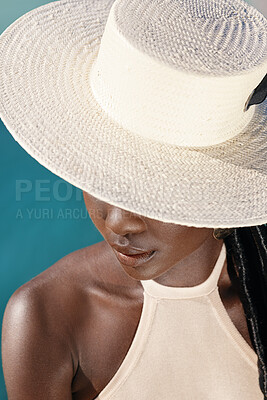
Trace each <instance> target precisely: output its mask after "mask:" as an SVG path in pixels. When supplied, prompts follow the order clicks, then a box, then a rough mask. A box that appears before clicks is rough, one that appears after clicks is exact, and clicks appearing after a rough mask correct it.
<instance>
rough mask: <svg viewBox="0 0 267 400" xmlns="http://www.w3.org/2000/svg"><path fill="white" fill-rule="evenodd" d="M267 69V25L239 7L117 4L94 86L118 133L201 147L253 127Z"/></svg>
mask: <svg viewBox="0 0 267 400" xmlns="http://www.w3.org/2000/svg"><path fill="white" fill-rule="evenodd" d="M266 69H267V21H266V19H265V18H264V17H263V16H262V15H261V14H260V13H259V12H258V11H257V10H255V9H254V8H253V7H251V6H249V5H246V6H245V3H244V2H243V1H241V0H234V1H230V0H218V1H216V2H215V1H210V0H201V1H199V0H197V1H196V0H187V1H185V0H180V1H177V0H161V1H158V0H143V1H142V2H140V1H139V0H116V1H115V2H114V3H113V5H112V7H111V10H110V13H109V16H108V19H107V23H106V26H105V30H104V34H103V36H102V39H101V44H100V49H99V52H98V54H97V57H96V60H95V62H94V65H93V67H92V70H91V73H90V85H91V88H92V91H93V93H94V96H95V99H96V101H97V102H98V103H99V105H100V106H101V108H102V109H103V110H104V111H105V112H106V113H107V114H108V115H109V116H110V117H111V118H112V119H113V120H114V121H116V122H117V123H118V124H119V126H120V127H123V128H124V129H125V130H129V131H130V132H131V133H134V134H136V135H140V136H142V137H144V138H148V139H152V140H153V141H159V142H164V143H168V144H173V145H178V146H184V147H195V146H196V147H202V146H210V145H214V144H218V143H222V142H225V141H226V140H228V139H231V138H233V137H234V136H236V135H237V134H238V133H240V132H242V131H243V129H244V128H245V127H246V126H247V125H248V124H249V122H250V121H251V119H252V117H253V114H254V111H255V106H252V107H250V109H249V110H246V108H245V105H246V102H247V99H248V98H249V96H250V94H251V92H252V91H253V89H255V87H256V86H257V85H258V83H259V82H260V81H261V80H262V78H263V76H264V75H265V73H266Z"/></svg>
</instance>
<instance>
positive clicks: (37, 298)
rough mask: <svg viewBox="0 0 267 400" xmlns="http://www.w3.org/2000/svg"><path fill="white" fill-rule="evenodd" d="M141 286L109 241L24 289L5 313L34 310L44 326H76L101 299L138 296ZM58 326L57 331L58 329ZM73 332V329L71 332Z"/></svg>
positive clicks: (62, 263) (56, 266)
mask: <svg viewBox="0 0 267 400" xmlns="http://www.w3.org/2000/svg"><path fill="white" fill-rule="evenodd" d="M138 290H139V292H140V283H139V282H138V281H134V280H133V279H132V278H130V277H128V276H127V275H126V274H125V273H124V271H123V270H122V268H121V267H120V265H119V263H118V261H117V259H116V257H115V255H114V254H113V252H112V250H111V249H110V248H109V246H108V245H107V243H106V242H105V241H103V242H99V243H96V244H93V245H91V246H88V247H85V248H82V249H79V250H76V251H74V252H72V253H69V254H67V255H66V256H64V257H62V258H61V259H59V260H58V261H57V262H56V263H55V264H53V265H52V266H50V267H49V268H47V269H46V270H44V271H43V272H41V273H40V274H38V275H37V276H35V277H34V278H32V279H31V280H30V281H28V282H26V283H25V284H24V285H22V286H20V287H19V288H18V289H17V290H16V291H15V292H14V293H13V294H12V296H11V297H10V299H9V301H8V304H7V307H6V310H5V313H9V314H10V313H11V314H14V315H17V310H19V312H20V314H22V311H23V312H25V313H27V312H29V310H31V311H34V315H35V316H36V318H40V316H42V319H43V321H44V324H46V325H47V324H54V325H55V326H56V327H58V328H61V327H63V326H65V327H66V324H70V325H71V324H75V322H77V319H79V317H80V315H82V314H83V311H84V310H86V312H87V311H88V309H92V307H94V304H97V303H98V302H99V300H100V299H101V302H102V303H105V301H108V302H110V300H111V299H112V298H114V300H115V299H122V298H123V297H124V296H133V297H134V296H135V294H136V293H137V292H138ZM55 326H54V328H55ZM68 330H70V329H68Z"/></svg>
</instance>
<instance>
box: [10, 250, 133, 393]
mask: <svg viewBox="0 0 267 400" xmlns="http://www.w3.org/2000/svg"><path fill="white" fill-rule="evenodd" d="M138 293H140V282H138V281H134V280H133V279H132V278H130V277H128V276H127V275H126V274H125V272H124V271H123V270H122V268H121V266H120V264H119V262H118V261H117V259H116V257H115V255H114V254H113V252H112V250H111V249H110V248H109V246H108V245H107V244H106V242H100V243H97V244H94V245H92V246H88V247H85V248H83V249H80V250H77V251H74V252H72V253H70V254H68V255H66V256H65V257H63V258H61V259H60V260H58V261H57V262H56V263H55V264H53V265H52V266H51V267H49V268H47V269H46V270H45V271H43V272H42V273H40V274H39V275H37V276H36V277H34V278H33V279H31V280H30V281H29V282H27V283H25V284H24V285H22V286H21V287H20V288H18V289H17V290H16V291H15V292H14V293H13V295H12V296H11V298H10V299H9V301H8V304H7V306H6V309H5V313H4V319H3V335H2V341H3V369H4V375H5V380H6V385H7V390H8V393H9V396H10V398H16V399H23V400H24V399H26V398H29V396H30V398H32V399H35V398H38V399H42V398H43V397H42V396H43V395H44V393H46V396H48V397H49V395H48V393H47V389H46V388H47V387H49V388H50V390H51V396H50V397H49V398H51V399H52V398H53V399H54V398H55V399H57V400H61V399H64V400H67V399H71V393H72V392H78V391H79V390H86V392H87V393H88V398H93V397H94V396H95V391H94V390H93V389H92V387H93V386H94V385H92V384H91V382H102V384H100V386H102V385H104V384H105V382H107V381H108V379H109V375H108V374H110V370H107V371H105V368H104V367H103V365H102V364H101V363H100V362H99V360H100V359H102V360H103V362H104V360H106V358H107V355H110V354H111V356H110V357H112V360H111V362H114V358H115V357H117V340H118V338H120V336H119V334H118V333H119V332H118V328H119V327H120V326H121V325H122V324H124V325H125V327H124V330H122V332H124V331H125V332H126V326H127V327H128V328H127V329H129V326H130V328H131V330H134V329H135V320H133V317H132V316H131V315H132V314H131V313H130V312H129V310H130V309H131V307H132V309H133V312H134V313H135V315H136V317H138V312H139V305H140V303H139V301H136V299H137V294H138ZM137 308H138V310H137ZM126 310H127V315H129V318H131V320H132V322H131V324H132V326H131V324H129V323H128V322H127V320H126V319H125V313H126ZM135 319H136V318H135ZM113 331H114V335H111V336H108V337H107V336H106V332H113ZM111 340H113V342H114V343H113V342H111ZM111 345H112V348H114V352H113V353H114V354H113V353H111V350H110V349H111ZM21 365H24V368H23V369H22V368H20V366H21ZM115 365H116V362H115ZM92 366H95V367H94V368H92ZM81 371H82V372H81ZM40 377H42V379H41V380H40ZM51 377H52V378H51ZM85 377H86V378H85ZM99 377H100V378H99ZM25 382H27V388H25V396H24V395H23V391H22V389H21V387H22V386H24V387H25ZM59 382H60V384H59ZM70 388H71V390H70ZM31 391H32V392H31ZM31 393H35V394H36V393H38V396H39V397H38V396H37V397H34V396H33V395H31ZM29 394H30V395H29ZM48 397H46V398H48Z"/></svg>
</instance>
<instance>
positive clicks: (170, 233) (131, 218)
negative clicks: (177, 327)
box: [83, 192, 216, 280]
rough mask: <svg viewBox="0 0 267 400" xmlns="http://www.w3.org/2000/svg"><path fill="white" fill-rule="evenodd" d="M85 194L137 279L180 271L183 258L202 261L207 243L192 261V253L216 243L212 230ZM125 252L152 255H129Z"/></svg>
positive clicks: (123, 263) (90, 210)
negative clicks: (160, 218)
mask: <svg viewBox="0 0 267 400" xmlns="http://www.w3.org/2000/svg"><path fill="white" fill-rule="evenodd" d="M83 196H84V201H85V205H86V208H87V211H88V213H89V215H90V217H91V219H92V221H93V223H94V225H95V226H96V228H97V229H98V230H99V231H100V233H101V234H102V236H103V237H104V239H105V240H106V242H107V243H108V244H109V245H110V246H111V247H112V249H113V251H114V253H115V255H116V257H117V259H118V261H119V262H120V264H121V266H122V268H123V269H124V270H125V272H126V273H127V274H128V275H129V276H131V277H132V278H134V279H137V280H143V279H154V278H156V277H158V276H160V275H162V274H164V273H165V275H166V273H167V272H168V271H170V270H171V271H172V273H177V271H175V270H176V269H177V268H178V263H179V269H180V270H181V268H180V267H181V260H183V259H184V261H183V262H185V260H187V262H190V263H192V262H194V263H196V262H198V257H200V258H201V256H202V255H204V248H203V246H202V248H203V250H202V251H200V252H198V253H197V252H196V253H195V254H194V255H192V257H191V258H190V260H189V257H190V256H189V255H190V254H191V253H193V252H194V251H195V250H196V249H198V248H199V247H200V246H201V245H202V244H204V242H205V243H207V244H208V242H209V243H211V242H213V244H214V242H216V240H215V239H214V238H213V236H212V231H213V230H212V229H209V228H195V227H188V226H184V225H177V224H172V223H165V222H161V221H158V220H154V219H150V218H147V217H144V216H142V215H139V214H135V213H131V212H129V211H126V210H124V209H122V208H119V207H116V206H113V205H111V204H109V203H105V202H104V201H101V200H99V199H97V198H95V197H93V196H92V195H90V194H88V193H87V192H83ZM118 251H119V253H118ZM152 251H153V253H152V254H151V252H152ZM121 252H122V253H124V254H128V255H129V254H133V253H135V254H136V253H139V254H140V253H144V252H149V254H145V255H144V256H136V257H126V258H125V257H123V256H122V255H121V254H120V253H121ZM182 269H184V268H182ZM169 275H170V273H169ZM170 277H171V276H169V278H170Z"/></svg>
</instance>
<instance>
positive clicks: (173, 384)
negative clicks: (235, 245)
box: [96, 243, 263, 400]
mask: <svg viewBox="0 0 267 400" xmlns="http://www.w3.org/2000/svg"><path fill="white" fill-rule="evenodd" d="M225 258H226V247H225V244H224V243H223V246H222V249H221V252H220V254H219V257H218V259H217V261H216V264H215V266H214V268H213V270H212V272H211V274H210V275H209V277H208V279H207V280H206V281H204V282H203V283H201V284H199V285H197V286H193V287H170V286H165V285H162V284H159V283H157V282H155V281H154V280H142V281H141V284H142V286H143V288H144V302H143V308H142V313H141V317H140V320H139V324H138V327H137V330H136V333H135V336H134V339H133V341H132V344H131V346H130V348H129V350H128V352H127V354H126V357H125V358H124V360H123V361H122V363H121V365H120V367H119V369H118V370H117V372H116V373H115V375H114V376H113V378H112V379H111V380H110V382H109V383H108V385H107V386H106V387H105V388H104V389H103V390H102V391H101V392H100V394H99V395H98V396H97V397H96V399H99V400H125V399H127V400H136V399H138V400H262V399H263V395H262V392H261V390H260V387H259V383H258V367H257V355H256V353H255V352H254V350H253V349H252V348H251V347H250V346H249V344H248V343H247V342H246V341H245V339H244V338H243V337H242V335H241V334H240V333H239V331H238V330H237V328H236V327H235V325H234V324H233V322H232V321H231V319H230V317H229V316H228V313H227V311H226V309H225V307H224V305H223V303H222V301H221V298H220V295H219V291H218V280H219V277H220V274H221V271H222V268H223V265H224V262H225Z"/></svg>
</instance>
